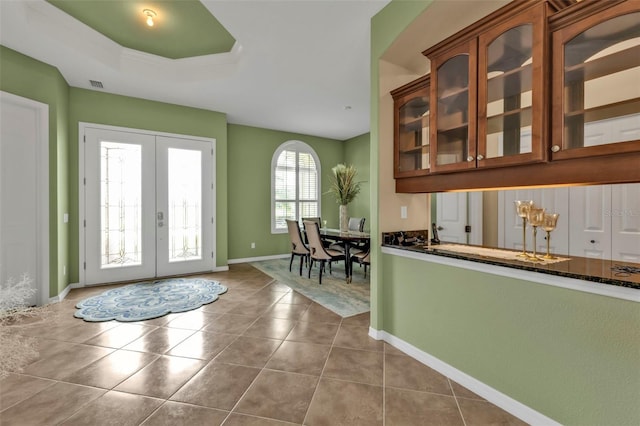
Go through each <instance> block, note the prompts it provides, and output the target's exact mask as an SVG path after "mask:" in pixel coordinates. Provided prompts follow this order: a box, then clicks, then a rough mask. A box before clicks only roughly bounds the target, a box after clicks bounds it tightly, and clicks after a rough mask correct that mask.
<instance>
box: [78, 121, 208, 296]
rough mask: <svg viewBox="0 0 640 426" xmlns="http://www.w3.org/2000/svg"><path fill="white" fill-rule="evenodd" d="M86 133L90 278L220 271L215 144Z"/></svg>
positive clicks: (98, 130)
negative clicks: (216, 243)
mask: <svg viewBox="0 0 640 426" xmlns="http://www.w3.org/2000/svg"><path fill="white" fill-rule="evenodd" d="M85 135H86V142H85V150H84V151H85V175H86V184H85V217H86V222H85V224H84V226H85V241H86V243H85V253H86V254H85V258H86V271H85V283H86V284H96V283H105V282H117V281H128V280H134V279H143V278H152V277H161V276H169V275H178V274H185V273H194V272H204V271H210V270H212V268H213V265H214V261H213V259H212V258H213V246H214V237H213V235H214V232H213V203H214V201H213V200H214V184H213V143H212V142H211V141H204V140H192V139H183V138H178V137H169V136H159V135H150V134H143V133H136V132H125V131H120V130H109V129H103V128H90V127H88V128H86V130H85Z"/></svg>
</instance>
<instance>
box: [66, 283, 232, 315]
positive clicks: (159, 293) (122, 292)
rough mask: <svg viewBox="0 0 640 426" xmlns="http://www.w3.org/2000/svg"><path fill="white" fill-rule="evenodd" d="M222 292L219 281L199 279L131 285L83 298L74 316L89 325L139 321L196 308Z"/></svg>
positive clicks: (211, 300)
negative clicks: (112, 321) (102, 322)
mask: <svg viewBox="0 0 640 426" xmlns="http://www.w3.org/2000/svg"><path fill="white" fill-rule="evenodd" d="M226 291H227V288H226V287H225V286H223V285H221V284H220V283H219V282H217V281H211V280H205V279H201V278H192V279H188V278H172V279H167V280H158V281H153V282H144V283H138V284H131V285H126V286H123V287H118V288H114V289H111V290H107V291H105V292H104V293H102V294H99V295H98V296H93V297H89V298H88V299H84V300H83V301H81V302H79V303H78V304H77V305H76V308H78V310H77V311H76V313H75V314H74V316H75V317H76V318H82V319H84V320H85V321H91V322H98V321H109V320H116V321H125V322H128V321H142V320H147V319H151V318H157V317H161V316H163V315H166V314H168V313H172V312H173V313H175V312H185V311H190V310H193V309H197V308H199V307H200V306H202V305H206V304H207V303H211V302H213V301H215V300H217V299H218V295H219V294H223V293H225V292H226Z"/></svg>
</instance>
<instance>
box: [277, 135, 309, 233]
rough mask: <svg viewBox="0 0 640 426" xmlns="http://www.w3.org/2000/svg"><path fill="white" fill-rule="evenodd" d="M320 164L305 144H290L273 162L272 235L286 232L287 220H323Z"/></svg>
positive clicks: (280, 148) (282, 149)
mask: <svg viewBox="0 0 640 426" xmlns="http://www.w3.org/2000/svg"><path fill="white" fill-rule="evenodd" d="M320 176H321V175H320V160H319V159H318V155H317V154H316V152H315V151H314V150H313V148H311V147H310V146H309V145H307V144H306V143H304V142H300V141H288V142H285V143H283V144H282V145H280V146H279V147H278V149H276V152H275V153H274V154H273V158H272V159H271V232H272V233H284V232H287V223H286V222H285V219H293V220H297V221H300V218H302V217H319V216H320Z"/></svg>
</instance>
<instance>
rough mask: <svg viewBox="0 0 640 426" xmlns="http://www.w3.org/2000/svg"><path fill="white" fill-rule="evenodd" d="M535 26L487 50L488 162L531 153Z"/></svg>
mask: <svg viewBox="0 0 640 426" xmlns="http://www.w3.org/2000/svg"><path fill="white" fill-rule="evenodd" d="M532 49H533V26H532V25H531V24H526V25H520V26H518V27H515V28H512V29H510V30H509V31H506V32H505V33H503V34H502V35H501V36H500V37H498V38H496V39H495V40H494V41H493V42H492V43H491V44H490V45H489V47H488V49H487V69H486V70H485V72H486V74H487V78H488V81H487V94H486V95H487V140H486V143H487V145H486V146H487V153H486V157H487V158H494V157H503V156H507V155H516V154H524V153H528V152H531V98H532V97H531V77H532V68H533V61H532Z"/></svg>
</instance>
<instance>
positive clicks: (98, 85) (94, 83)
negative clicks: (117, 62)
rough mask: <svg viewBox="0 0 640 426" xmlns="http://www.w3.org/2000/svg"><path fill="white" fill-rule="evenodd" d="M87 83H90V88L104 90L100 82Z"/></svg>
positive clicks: (91, 81)
mask: <svg viewBox="0 0 640 426" xmlns="http://www.w3.org/2000/svg"><path fill="white" fill-rule="evenodd" d="M89 83H91V87H96V88H98V89H102V88H104V86H103V85H102V82H101V81H96V80H89Z"/></svg>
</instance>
